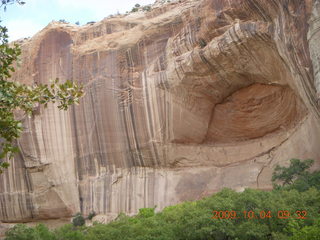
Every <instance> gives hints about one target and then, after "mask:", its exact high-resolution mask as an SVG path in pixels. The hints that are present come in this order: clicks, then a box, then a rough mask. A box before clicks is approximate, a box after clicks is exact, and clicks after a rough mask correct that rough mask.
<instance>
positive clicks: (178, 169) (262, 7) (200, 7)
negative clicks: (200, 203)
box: [0, 0, 320, 222]
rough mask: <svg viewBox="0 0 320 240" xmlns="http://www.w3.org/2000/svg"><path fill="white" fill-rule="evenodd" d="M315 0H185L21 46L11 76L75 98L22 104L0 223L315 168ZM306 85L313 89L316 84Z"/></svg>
mask: <svg viewBox="0 0 320 240" xmlns="http://www.w3.org/2000/svg"><path fill="white" fill-rule="evenodd" d="M319 5H320V4H319V2H318V1H311V0H305V1H301V0H229V1H225V0H201V1H198V0H186V1H173V2H171V3H166V4H160V2H157V3H156V4H155V5H153V7H152V9H151V11H145V12H143V11H139V12H137V13H131V14H127V15H120V16H115V17H111V18H106V19H104V20H102V21H100V22H98V23H94V24H93V23H92V24H87V25H85V26H81V27H79V26H76V25H72V24H64V23H57V22H52V23H50V24H49V25H48V26H47V27H46V28H45V29H43V30H42V31H41V32H39V33H38V34H36V35H35V36H34V37H32V38H31V39H27V40H24V41H22V42H21V44H22V49H23V54H22V63H21V67H19V68H18V69H17V72H16V73H15V74H14V76H13V80H14V81H20V82H23V83H26V84H37V83H49V81H50V79H55V78H59V79H61V80H62V81H64V80H66V79H72V80H75V81H78V82H81V83H83V84H84V86H85V92H86V95H85V97H84V98H83V99H82V100H81V103H80V105H78V106H73V107H71V108H70V109H69V110H68V111H59V110H58V109H57V107H56V106H54V105H49V106H48V108H43V107H39V108H37V109H35V111H34V114H33V115H32V117H31V118H26V119H24V120H23V122H24V126H25V131H24V133H23V136H22V138H21V139H20V140H19V142H18V145H19V147H20V149H21V152H20V153H19V154H17V156H15V158H14V159H13V160H12V161H11V167H10V168H9V169H8V170H7V171H6V172H5V173H4V174H2V175H1V176H0V220H1V221H3V222H28V221H39V220H45V219H59V218H65V217H70V216H72V215H73V214H75V213H76V212H79V211H81V212H82V213H83V214H84V215H88V214H89V213H90V212H91V211H95V212H96V213H98V214H101V215H105V216H106V218H110V219H111V218H113V217H115V216H117V215H118V214H119V213H120V212H125V213H127V214H135V213H136V212H137V211H138V209H139V208H143V207H154V206H156V207H157V209H162V208H163V207H165V206H168V205H172V204H175V203H178V202H182V201H186V200H194V199H199V198H201V197H204V196H207V195H210V194H212V193H214V192H216V191H218V190H220V189H221V188H223V187H230V188H233V189H236V190H238V191H241V190H243V189H244V188H246V187H252V188H259V189H271V187H272V185H271V174H272V170H273V168H274V167H275V165H277V164H282V165H286V164H288V161H289V159H290V158H301V159H306V158H312V159H315V160H316V163H315V165H314V168H319V167H320V148H319V146H318V144H319V142H320V122H319V116H320V114H319V113H320V112H319V107H318V96H319V94H318V93H319V91H320V87H318V86H320V82H319V81H320V80H318V78H319V66H320V65H319V56H320V51H319V47H318V44H317V43H318V42H319V39H320V35H319V31H318V27H317V26H318V24H319V21H318V19H319V15H318V11H319V12H320V7H319ZM317 89H318V91H317Z"/></svg>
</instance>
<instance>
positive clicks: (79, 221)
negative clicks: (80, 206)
mask: <svg viewBox="0 0 320 240" xmlns="http://www.w3.org/2000/svg"><path fill="white" fill-rule="evenodd" d="M85 223H86V221H85V219H84V217H83V216H82V214H81V213H77V214H76V215H75V216H74V217H73V219H72V224H73V226H75V227H79V226H83V225H84V224H85Z"/></svg>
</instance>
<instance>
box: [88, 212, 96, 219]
mask: <svg viewBox="0 0 320 240" xmlns="http://www.w3.org/2000/svg"><path fill="white" fill-rule="evenodd" d="M96 215H97V214H96V212H95V211H92V212H90V213H89V215H88V219H89V220H92V218H93V217H94V216H96Z"/></svg>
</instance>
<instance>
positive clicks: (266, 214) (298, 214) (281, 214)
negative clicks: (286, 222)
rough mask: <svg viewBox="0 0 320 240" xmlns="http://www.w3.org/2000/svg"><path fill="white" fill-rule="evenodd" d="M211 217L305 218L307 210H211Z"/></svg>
mask: <svg viewBox="0 0 320 240" xmlns="http://www.w3.org/2000/svg"><path fill="white" fill-rule="evenodd" d="M212 214H213V216H212V217H211V218H212V219H240V218H244V219H268V218H273V217H275V218H279V219H289V218H294V219H307V215H308V212H307V211H305V210H297V211H295V212H290V211H287V210H280V211H278V212H276V213H272V212H271V211H260V212H254V211H242V212H237V211H212Z"/></svg>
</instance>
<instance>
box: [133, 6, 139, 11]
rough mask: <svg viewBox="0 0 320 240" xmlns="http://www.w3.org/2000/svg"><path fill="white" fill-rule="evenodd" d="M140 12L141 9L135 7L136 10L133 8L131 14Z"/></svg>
mask: <svg viewBox="0 0 320 240" xmlns="http://www.w3.org/2000/svg"><path fill="white" fill-rule="evenodd" d="M138 10H139V8H136V7H134V8H132V10H131V12H138Z"/></svg>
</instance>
